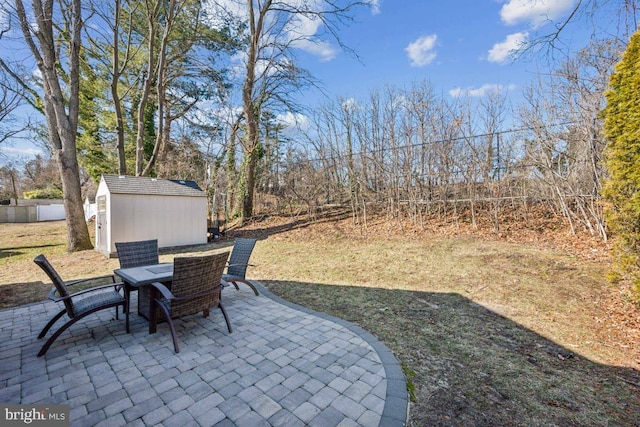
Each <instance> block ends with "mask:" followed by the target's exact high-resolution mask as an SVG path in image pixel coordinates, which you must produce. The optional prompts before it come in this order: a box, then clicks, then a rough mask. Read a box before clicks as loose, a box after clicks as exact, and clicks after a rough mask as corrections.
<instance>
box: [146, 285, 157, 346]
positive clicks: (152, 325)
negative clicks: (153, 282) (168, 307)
mask: <svg viewBox="0 0 640 427" xmlns="http://www.w3.org/2000/svg"><path fill="white" fill-rule="evenodd" d="M148 288H149V333H150V334H155V333H156V331H157V330H158V306H157V305H156V289H155V288H154V287H153V286H148Z"/></svg>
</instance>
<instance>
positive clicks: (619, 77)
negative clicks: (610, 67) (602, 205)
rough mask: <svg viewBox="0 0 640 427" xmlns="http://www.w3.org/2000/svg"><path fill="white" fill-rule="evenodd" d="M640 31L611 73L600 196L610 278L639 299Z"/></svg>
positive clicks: (631, 40) (607, 95)
mask: <svg viewBox="0 0 640 427" xmlns="http://www.w3.org/2000/svg"><path fill="white" fill-rule="evenodd" d="M638 94H640V32H636V33H635V34H634V35H633V36H631V39H630V40H629V44H628V46H627V49H626V51H625V52H624V54H623V56H622V60H621V61H620V62H619V63H618V65H617V66H616V69H615V71H614V73H613V74H612V75H611V81H610V89H609V91H608V92H607V94H606V97H607V103H608V104H607V107H606V108H605V110H604V129H605V136H606V137H607V139H608V145H607V148H606V151H605V155H606V160H605V162H606V167H607V170H608V173H609V178H608V179H607V180H606V181H605V185H604V188H603V196H604V198H605V200H606V202H607V210H606V216H607V224H608V226H609V227H610V229H611V231H612V232H613V233H614V235H615V239H616V240H615V247H614V255H615V258H614V271H613V272H612V275H611V278H612V279H615V280H620V279H622V278H628V279H631V280H632V281H633V283H634V285H635V290H636V293H637V295H638V297H639V298H640V96H638Z"/></svg>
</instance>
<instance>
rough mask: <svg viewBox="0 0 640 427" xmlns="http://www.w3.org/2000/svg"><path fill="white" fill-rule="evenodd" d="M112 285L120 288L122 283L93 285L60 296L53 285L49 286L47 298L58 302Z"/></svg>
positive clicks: (111, 286)
mask: <svg viewBox="0 0 640 427" xmlns="http://www.w3.org/2000/svg"><path fill="white" fill-rule="evenodd" d="M114 286H115V287H117V288H120V287H123V286H124V283H122V282H115V283H109V284H108V285H102V286H94V287H92V288H87V289H83V290H81V291H78V292H74V293H72V294H69V295H67V296H66V297H61V296H59V295H58V294H57V293H58V290H57V289H56V288H55V287H53V288H51V290H50V291H49V294H48V295H47V298H49V299H50V300H52V301H56V302H58V301H64V300H67V299H70V298H74V297H76V296H78V295H82V294H86V293H89V292H94V291H99V290H101V289H107V288H109V289H111V288H113V287H114Z"/></svg>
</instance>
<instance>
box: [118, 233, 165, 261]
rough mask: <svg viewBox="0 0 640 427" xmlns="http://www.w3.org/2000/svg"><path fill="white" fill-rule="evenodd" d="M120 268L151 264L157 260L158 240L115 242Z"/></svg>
mask: <svg viewBox="0 0 640 427" xmlns="http://www.w3.org/2000/svg"><path fill="white" fill-rule="evenodd" d="M116 251H117V252H118V261H120V268H131V267H140V266H143V265H153V264H157V263H158V262H159V258H158V240H157V239H154V240H142V241H139V242H118V243H116Z"/></svg>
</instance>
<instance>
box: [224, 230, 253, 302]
mask: <svg viewBox="0 0 640 427" xmlns="http://www.w3.org/2000/svg"><path fill="white" fill-rule="evenodd" d="M255 245H256V239H247V238H237V239H236V241H235V242H234V244H233V250H232V251H231V257H230V258H229V263H228V265H227V272H226V274H223V275H222V280H224V281H225V282H227V283H232V284H233V286H235V287H236V289H240V288H239V287H238V282H241V283H244V284H246V285H248V286H249V287H250V288H251V289H253V292H254V293H255V294H256V295H260V293H259V292H258V290H257V289H256V287H255V286H254V285H253V283H251V282H250V281H249V280H247V279H246V277H245V276H246V274H247V267H248V266H250V265H251V264H249V258H251V253H252V252H253V248H254V247H255Z"/></svg>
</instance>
